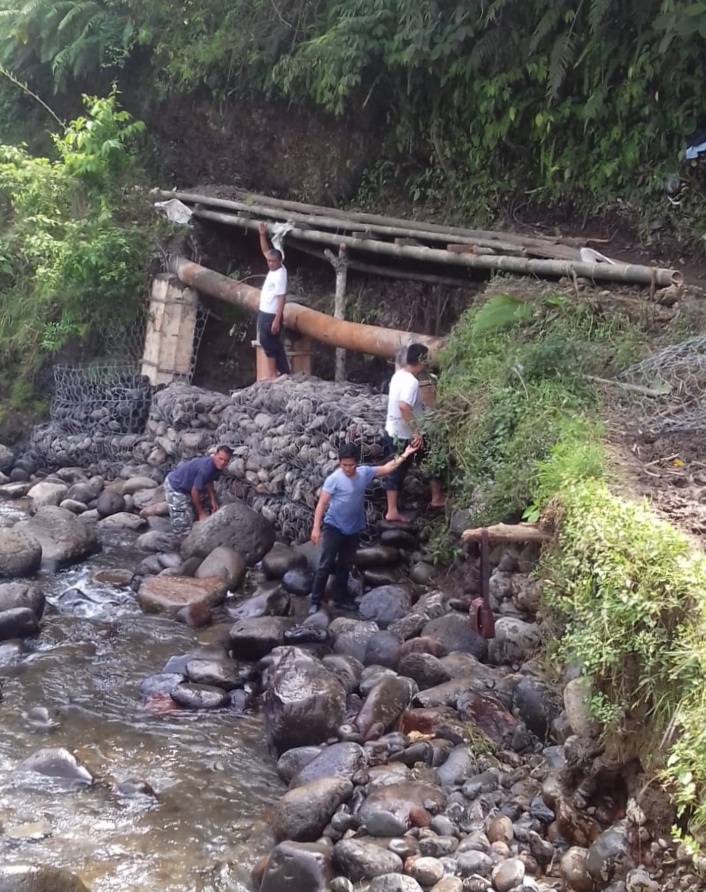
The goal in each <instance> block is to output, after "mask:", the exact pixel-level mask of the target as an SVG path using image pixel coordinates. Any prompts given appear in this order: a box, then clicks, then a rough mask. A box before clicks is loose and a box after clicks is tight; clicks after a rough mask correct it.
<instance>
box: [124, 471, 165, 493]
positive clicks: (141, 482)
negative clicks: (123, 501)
mask: <svg viewBox="0 0 706 892" xmlns="http://www.w3.org/2000/svg"><path fill="white" fill-rule="evenodd" d="M158 487H159V484H158V483H157V481H156V480H153V479H152V478H151V477H146V476H145V475H144V474H142V475H138V476H137V477H128V479H127V480H125V481H123V483H122V485H121V487H120V492H121V493H122V494H123V495H124V496H134V495H135V493H138V492H140V490H147V491H152V492H154V490H155V489H157V488H158Z"/></svg>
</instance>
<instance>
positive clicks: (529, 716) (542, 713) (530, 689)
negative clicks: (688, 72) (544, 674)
mask: <svg viewBox="0 0 706 892" xmlns="http://www.w3.org/2000/svg"><path fill="white" fill-rule="evenodd" d="M512 703H513V709H514V710H516V711H517V713H518V715H519V716H520V718H521V719H522V721H523V722H524V723H525V724H526V725H527V727H528V728H529V730H530V731H531V732H532V733H533V734H536V735H537V737H539V738H540V740H545V739H546V738H547V737H548V736H549V730H550V728H551V725H552V722H553V721H554V720H555V719H556V718H557V717H558V716H559V714H560V712H561V701H560V700H559V696H558V695H557V692H556V691H555V690H554V689H553V688H551V687H549V685H548V684H546V682H543V681H541V680H540V679H538V678H530V677H527V678H523V679H522V680H521V681H520V683H519V684H518V685H517V687H516V688H515V692H514V695H513V701H512Z"/></svg>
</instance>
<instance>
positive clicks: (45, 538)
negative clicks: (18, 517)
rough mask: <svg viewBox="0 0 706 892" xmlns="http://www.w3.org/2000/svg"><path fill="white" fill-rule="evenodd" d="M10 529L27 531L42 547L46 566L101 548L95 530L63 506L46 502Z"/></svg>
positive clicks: (77, 558)
mask: <svg viewBox="0 0 706 892" xmlns="http://www.w3.org/2000/svg"><path fill="white" fill-rule="evenodd" d="M13 530H18V531H20V532H27V533H29V534H30V535H32V536H34V538H35V539H36V540H37V541H38V542H39V544H40V545H41V546H42V563H43V564H45V565H47V566H48V567H62V566H66V565H68V564H75V563H78V562H79V561H82V560H84V559H85V558H87V557H89V556H90V555H92V554H95V553H96V552H97V551H100V550H101V543H100V540H99V538H98V534H97V533H96V531H95V529H93V527H92V526H89V525H88V524H85V523H82V522H81V521H80V520H79V519H78V518H77V517H76V515H75V514H72V513H71V511H67V510H66V508H58V507H55V506H53V505H47V506H45V507H42V508H39V510H38V511H37V513H36V514H35V515H34V517H32V518H30V519H29V520H24V521H22V522H21V523H18V524H16V525H15V526H14V527H13Z"/></svg>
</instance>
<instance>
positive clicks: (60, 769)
mask: <svg viewBox="0 0 706 892" xmlns="http://www.w3.org/2000/svg"><path fill="white" fill-rule="evenodd" d="M20 770H22V771H33V772H35V773H36V774H43V775H44V776H45V777H60V778H62V779H64V780H69V781H75V782H77V783H82V784H91V783H93V776H92V775H91V773H90V771H88V769H87V768H84V767H83V765H79V763H78V760H77V759H76V756H74V755H73V753H70V752H69V751H68V750H67V749H64V748H63V747H45V748H44V749H41V750H37V752H36V753H33V754H32V755H31V756H29V757H28V758H26V759H25V760H24V761H23V762H21V763H20ZM0 888H1V887H0Z"/></svg>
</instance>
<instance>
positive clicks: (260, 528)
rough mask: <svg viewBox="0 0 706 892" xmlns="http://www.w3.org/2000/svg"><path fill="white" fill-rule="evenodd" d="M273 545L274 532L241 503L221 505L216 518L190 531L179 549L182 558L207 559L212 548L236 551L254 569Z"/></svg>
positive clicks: (262, 519)
mask: <svg viewBox="0 0 706 892" xmlns="http://www.w3.org/2000/svg"><path fill="white" fill-rule="evenodd" d="M274 541H275V528H274V526H273V525H272V524H271V523H270V522H269V521H268V520H265V518H264V517H263V516H262V515H261V514H258V513H257V511H253V509H252V508H249V507H248V506H247V505H245V504H244V503H243V502H232V503H231V504H230V505H224V506H223V507H222V508H221V509H220V510H218V511H216V513H215V514H211V515H210V517H207V518H206V519H205V520H202V521H200V522H199V523H197V524H194V526H193V527H192V528H191V530H190V532H189V533H188V534H187V536H186V537H185V538H184V541H183V542H182V545H181V553H182V554H183V555H184V557H185V558H188V557H192V556H194V555H196V556H197V557H202V558H204V557H206V555H208V554H210V553H211V552H212V551H213V549H214V548H218V546H219V545H225V546H228V547H230V548H235V549H236V550H237V551H239V552H240V554H242V555H243V557H244V558H245V563H246V564H247V565H248V566H253V565H254V564H256V563H257V562H258V561H259V560H262V558H263V557H264V556H265V555H266V554H267V552H268V551H269V550H270V548H272V546H273V544H274Z"/></svg>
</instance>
